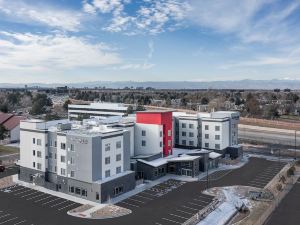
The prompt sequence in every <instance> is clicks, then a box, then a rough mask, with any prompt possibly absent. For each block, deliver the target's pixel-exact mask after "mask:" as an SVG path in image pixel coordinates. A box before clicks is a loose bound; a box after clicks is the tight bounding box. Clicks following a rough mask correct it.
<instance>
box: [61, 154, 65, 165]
mask: <svg viewBox="0 0 300 225" xmlns="http://www.w3.org/2000/svg"><path fill="white" fill-rule="evenodd" d="M60 161H61V162H63V163H64V162H66V156H63V155H62V156H60Z"/></svg>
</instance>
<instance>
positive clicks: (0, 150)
mask: <svg viewBox="0 0 300 225" xmlns="http://www.w3.org/2000/svg"><path fill="white" fill-rule="evenodd" d="M19 152H20V150H19V148H15V147H10V146H4V145H0V155H6V154H13V153H19Z"/></svg>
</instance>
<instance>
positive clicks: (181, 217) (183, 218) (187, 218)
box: [169, 213, 189, 220]
mask: <svg viewBox="0 0 300 225" xmlns="http://www.w3.org/2000/svg"><path fill="white" fill-rule="evenodd" d="M169 215H172V216H175V217H178V218H182V219H185V220H188V219H189V218H186V217H183V216H178V215H176V214H173V213H170V214H169Z"/></svg>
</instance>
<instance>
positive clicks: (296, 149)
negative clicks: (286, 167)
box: [295, 130, 297, 160]
mask: <svg viewBox="0 0 300 225" xmlns="http://www.w3.org/2000/svg"><path fill="white" fill-rule="evenodd" d="M295 160H297V130H295Z"/></svg>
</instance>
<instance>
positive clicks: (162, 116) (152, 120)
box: [136, 112, 173, 156]
mask: <svg viewBox="0 0 300 225" xmlns="http://www.w3.org/2000/svg"><path fill="white" fill-rule="evenodd" d="M136 122H137V123H144V124H159V125H163V154H164V156H168V155H170V154H172V131H173V130H172V112H137V113H136ZM168 130H170V131H171V135H170V136H168ZM169 141H170V143H171V145H170V146H169V145H168V143H169Z"/></svg>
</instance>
